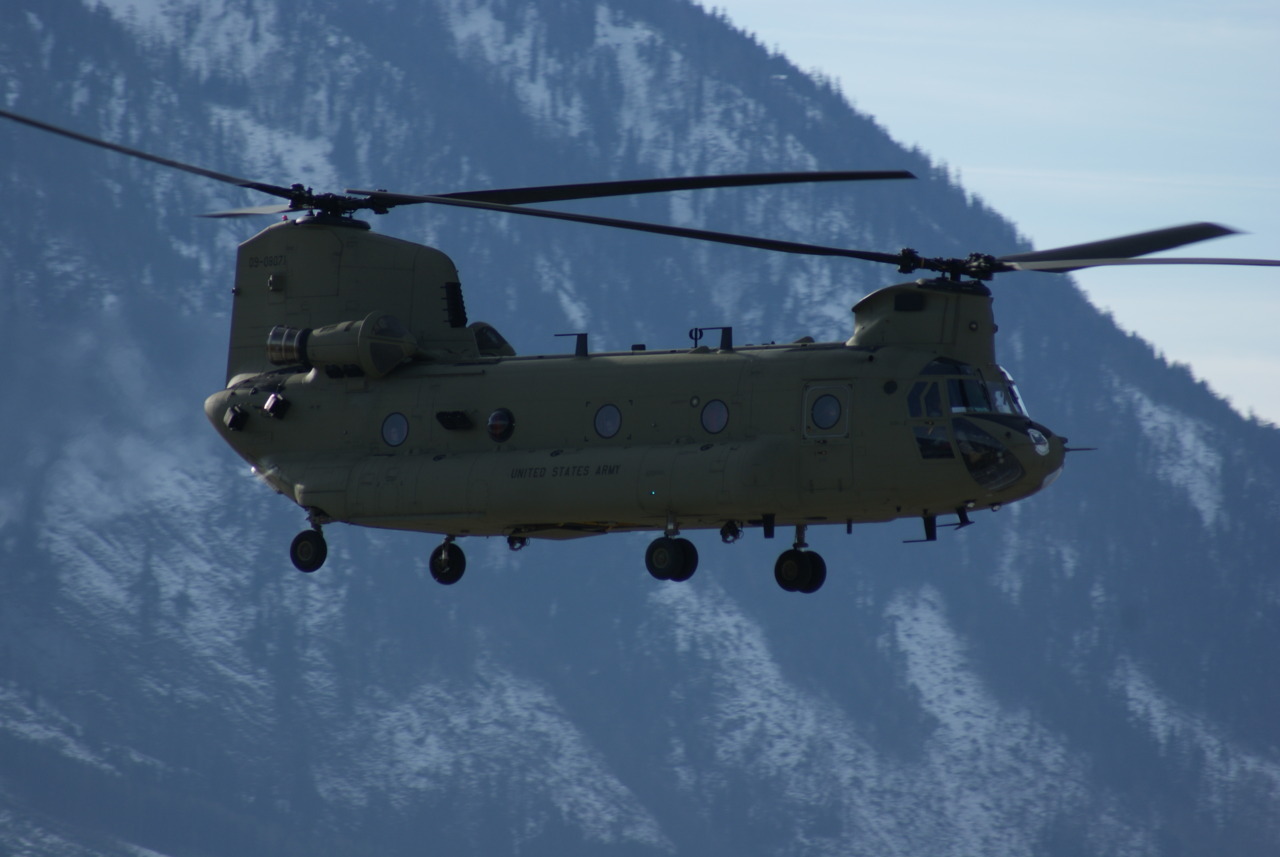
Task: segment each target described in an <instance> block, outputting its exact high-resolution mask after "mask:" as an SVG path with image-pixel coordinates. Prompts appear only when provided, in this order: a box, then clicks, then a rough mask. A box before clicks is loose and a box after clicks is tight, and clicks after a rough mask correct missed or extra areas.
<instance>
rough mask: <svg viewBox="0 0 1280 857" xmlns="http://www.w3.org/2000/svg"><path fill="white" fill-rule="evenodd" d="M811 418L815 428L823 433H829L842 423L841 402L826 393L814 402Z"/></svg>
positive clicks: (810, 413) (810, 411)
mask: <svg viewBox="0 0 1280 857" xmlns="http://www.w3.org/2000/svg"><path fill="white" fill-rule="evenodd" d="M809 418H810V419H811V420H813V424H814V426H816V427H817V428H819V429H821V430H822V431H829V430H831V429H833V428H835V427H836V424H837V423H838V422H840V400H839V399H837V398H836V397H835V396H833V395H831V394H830V393H825V394H823V395H821V396H819V397H818V398H816V399H814V400H813V407H812V408H811V409H810V410H809Z"/></svg>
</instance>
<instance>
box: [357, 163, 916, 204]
mask: <svg viewBox="0 0 1280 857" xmlns="http://www.w3.org/2000/svg"><path fill="white" fill-rule="evenodd" d="M915 177H916V176H915V174H914V173H910V172H907V171H906V170H877V171H869V170H861V171H853V172H849V171H844V172H808V173H804V172H800V173H738V174H733V175H721V176H680V177H674V178H658V179H631V180H626V181H613V182H588V183H584V184H563V185H544V186H542V187H514V188H502V189H495V190H473V191H461V192H458V193H442V194H439V196H445V197H449V198H450V199H469V200H475V201H477V202H497V203H501V204H503V205H523V204H526V203H531V202H563V201H565V200H570V199H595V198H598V197H604V196H626V195H631V194H642V193H666V192H670V191H679V190H706V189H708V188H721V187H752V186H756V185H773V184H799V183H805V182H849V181H875V180H880V179H914V178H915ZM353 192H354V191H348V193H353Z"/></svg>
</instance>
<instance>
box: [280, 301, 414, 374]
mask: <svg viewBox="0 0 1280 857" xmlns="http://www.w3.org/2000/svg"><path fill="white" fill-rule="evenodd" d="M417 353H418V343H417V341H416V340H414V338H413V335H412V334H410V333H409V331H408V330H407V329H406V328H405V326H404V325H403V324H401V323H400V322H399V321H398V320H397V319H396V318H395V317H394V316H392V315H389V314H388V313H385V312H382V311H381V310H375V311H374V312H371V313H369V314H368V315H367V316H365V317H364V319H362V320H361V321H343V322H339V323H337V324H326V325H325V326H324V327H317V328H315V329H314V330H312V329H301V328H297V327H285V326H284V325H276V326H275V327H273V328H271V330H270V332H269V333H267V359H268V360H270V361H271V362H272V363H273V364H275V365H276V366H290V365H297V364H302V365H303V366H306V367H307V368H316V369H320V370H322V371H323V372H324V373H325V374H326V375H329V376H331V377H334V378H340V377H352V376H361V375H365V376H368V377H370V378H382V377H385V376H386V375H388V374H390V373H391V372H392V370H394V369H395V368H396V367H397V366H399V365H400V364H401V363H403V362H405V361H406V360H408V359H410V358H412V357H413V356H414V355H415V354H417Z"/></svg>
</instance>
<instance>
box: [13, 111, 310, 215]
mask: <svg viewBox="0 0 1280 857" xmlns="http://www.w3.org/2000/svg"><path fill="white" fill-rule="evenodd" d="M0 117H4V118H5V119H12V120H13V121H14V122H21V123H22V124H23V125H30V126H31V127H32V128H39V129H40V130H41V131H48V132H49V133H51V134H58V135H60V136H62V137H67V138H69V139H72V140H77V141H79V142H81V143H88V144H89V145H90V146H97V147H98V148H100V149H107V150H109V151H112V152H119V153H120V154H122V155H128V156H129V157H131V158H138V159H139V160H143V161H150V162H151V163H153V164H160V165H161V166H165V167H171V168H173V169H175V170H182V171H183V172H187V173H192V174H194V175H197V176H204V177H205V178H207V179H213V180H214V181H220V182H224V183H226V184H230V185H235V186H237V187H243V188H249V189H250V190H257V191H261V192H263V193H269V194H271V195H272V196H279V197H284V198H285V199H291V198H292V197H293V194H294V191H293V190H291V189H290V188H287V187H281V186H279V185H273V184H264V183H263V182H256V181H251V180H250V179H242V178H240V177H238V176H233V175H228V174H227V173H220V172H218V171H216V170H209V169H205V168H204V167H197V166H196V165H195V164H186V163H183V162H182V161H174V160H171V159H169V158H162V157H160V156H159V155H153V154H151V153H150V152H144V151H142V150H141V149H133V148H130V147H129V146H122V145H120V144H119V143H109V142H107V141H106V140H100V139H98V138H97V137H90V136H89V135H88V134H81V133H79V132H77V131H72V130H70V129H68V128H62V127H60V126H58V125H50V124H49V123H48V122H41V121H40V120H38V119H32V118H30V117H29V116H22V115H20V114H17V113H11V112H9V111H8V110H0Z"/></svg>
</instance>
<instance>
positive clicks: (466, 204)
mask: <svg viewBox="0 0 1280 857" xmlns="http://www.w3.org/2000/svg"><path fill="white" fill-rule="evenodd" d="M346 192H347V193H358V194H364V195H367V196H368V197H369V199H370V202H372V203H375V204H377V205H385V206H388V207H389V206H393V205H405V204H411V203H417V202H425V203H432V204H435V205H453V206H457V207H459V208H478V209H482V210H484V211H504V212H507V213H509V214H522V215H524V216H526V217H543V218H546V219H549V220H568V221H571V222H573V223H587V224H592V225H595V226H611V227H614V228H615V229H630V230H632V231H635V232H651V233H653V234H655V235H674V236H676V237H677V238H694V239H697V240H699V241H713V242H716V243H718V244H733V245H736V246H739V247H755V248H758V249H760V250H776V251H778V252H781V253H798V254H801V255H806V256H844V257H847V258H850V259H862V260H864V261H868V262H885V263H888V264H891V265H900V264H901V263H902V257H901V256H900V255H898V254H894V253H872V252H868V251H865V250H846V249H843V248H840V247H823V246H821V245H818V244H801V243H797V242H794V241H776V240H774V239H771V238H756V237H753V236H750V235H735V234H733V233H730V232H711V231H708V230H705V229H687V228H685V227H683V226H667V225H665V224H661V223H645V222H642V221H639V220H619V219H617V218H613V217H598V216H595V215H591V214H574V213H571V212H567V211H550V210H548V209H545V208H521V207H520V206H516V205H503V204H502V203H496V202H482V201H480V200H474V199H459V198H457V197H452V196H415V195H412V194H401V193H388V192H386V191H376V190H355V189H353V188H349V189H348V190H347V191H346Z"/></svg>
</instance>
